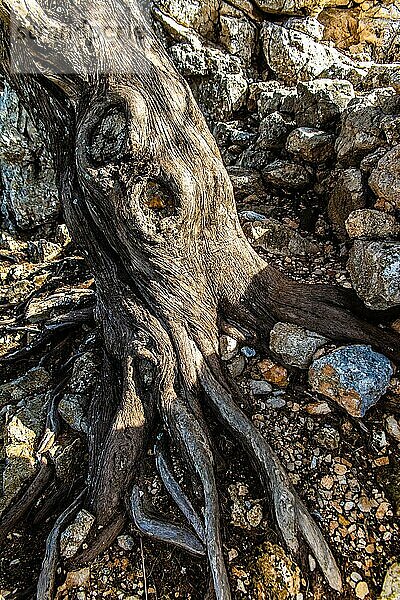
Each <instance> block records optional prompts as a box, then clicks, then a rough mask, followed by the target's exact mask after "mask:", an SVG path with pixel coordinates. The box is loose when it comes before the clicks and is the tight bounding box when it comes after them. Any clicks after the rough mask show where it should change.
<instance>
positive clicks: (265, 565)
mask: <svg viewBox="0 0 400 600" xmlns="http://www.w3.org/2000/svg"><path fill="white" fill-rule="evenodd" d="M253 580H254V586H255V589H256V593H257V598H265V599H267V598H271V599H272V598H276V599H279V600H296V599H297V598H298V594H300V582H301V579H300V570H299V568H298V566H297V565H296V564H295V563H294V562H292V560H291V559H290V558H289V557H288V556H287V554H286V553H285V551H284V550H283V549H282V548H281V546H278V545H277V544H272V543H270V542H266V543H264V544H263V545H262V546H261V548H260V550H259V554H258V556H257V558H256V560H255V561H254V567H253Z"/></svg>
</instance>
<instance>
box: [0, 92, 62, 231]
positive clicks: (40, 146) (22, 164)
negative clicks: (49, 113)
mask: <svg viewBox="0 0 400 600" xmlns="http://www.w3.org/2000/svg"><path fill="white" fill-rule="evenodd" d="M0 174H1V180H2V200H1V201H0V213H1V214H2V215H3V218H5V220H6V223H7V224H8V225H9V226H10V227H13V226H17V227H19V228H21V229H32V228H34V227H37V226H39V225H43V224H44V223H49V222H52V221H55V220H56V219H57V217H58V215H59V213H60V208H61V207H60V201H59V198H58V192H57V188H56V184H55V175H54V170H53V162H52V159H51V157H50V154H49V153H48V152H47V150H46V149H45V147H44V143H43V140H42V139H41V138H40V136H39V134H38V132H37V131H36V129H35V127H34V126H33V124H32V122H31V120H30V118H29V117H28V114H27V113H26V111H25V109H23V108H22V106H21V105H20V102H19V100H18V97H17V95H16V94H15V92H14V91H13V90H11V88H10V87H9V86H8V84H5V87H4V90H3V92H2V93H1V94H0Z"/></svg>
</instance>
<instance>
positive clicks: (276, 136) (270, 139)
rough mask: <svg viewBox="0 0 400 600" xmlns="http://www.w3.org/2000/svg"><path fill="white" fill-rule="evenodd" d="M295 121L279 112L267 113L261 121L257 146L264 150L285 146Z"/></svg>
mask: <svg viewBox="0 0 400 600" xmlns="http://www.w3.org/2000/svg"><path fill="white" fill-rule="evenodd" d="M293 127H294V123H293V122H292V121H290V120H288V119H286V118H285V117H283V116H282V115H281V114H280V113H279V112H273V113H271V114H269V115H267V116H266V117H265V118H264V119H263V120H262V121H261V123H260V135H259V137H258V139H257V146H258V147H259V148H262V149H264V150H272V149H277V148H283V146H284V145H285V141H286V138H287V136H288V134H289V133H290V131H291V130H292V129H293Z"/></svg>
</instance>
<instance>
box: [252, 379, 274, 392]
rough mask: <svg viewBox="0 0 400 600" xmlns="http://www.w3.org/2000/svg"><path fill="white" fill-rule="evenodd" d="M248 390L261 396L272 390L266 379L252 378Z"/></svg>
mask: <svg viewBox="0 0 400 600" xmlns="http://www.w3.org/2000/svg"><path fill="white" fill-rule="evenodd" d="M250 391H251V393H252V394H253V395H254V396H263V395H264V394H270V393H271V392H272V385H271V384H269V383H268V381H260V380H256V379H252V380H251V381H250Z"/></svg>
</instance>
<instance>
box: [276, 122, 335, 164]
mask: <svg viewBox="0 0 400 600" xmlns="http://www.w3.org/2000/svg"><path fill="white" fill-rule="evenodd" d="M334 141H335V138H334V136H333V135H331V134H329V133H326V132H325V131H321V130H319V129H314V128H311V127H299V128H298V129H295V130H294V131H292V132H291V133H290V134H289V136H288V138H287V142H286V150H287V151H288V152H290V154H293V155H295V156H298V157H300V158H302V159H303V160H305V161H308V162H312V163H321V162H324V161H326V160H328V159H332V158H333V156H334Z"/></svg>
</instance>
